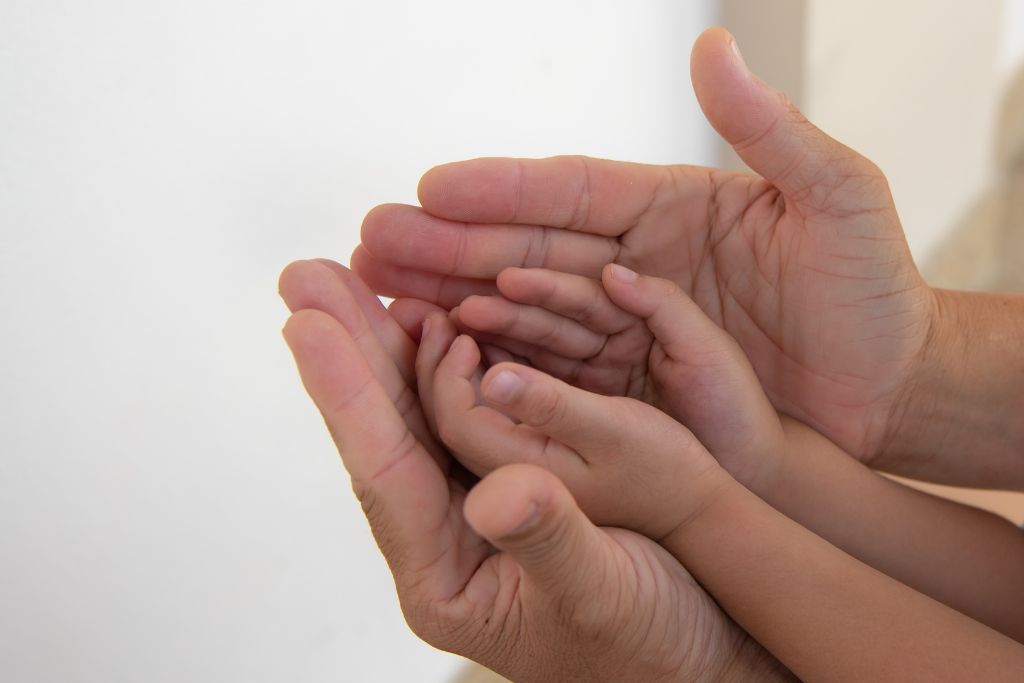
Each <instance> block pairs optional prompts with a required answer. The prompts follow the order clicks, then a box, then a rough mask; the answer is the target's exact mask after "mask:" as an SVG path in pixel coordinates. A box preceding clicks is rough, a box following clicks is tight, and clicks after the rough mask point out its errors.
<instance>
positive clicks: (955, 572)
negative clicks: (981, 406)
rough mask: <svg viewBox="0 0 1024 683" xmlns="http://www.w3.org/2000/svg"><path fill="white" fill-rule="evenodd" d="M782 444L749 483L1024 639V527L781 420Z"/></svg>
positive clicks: (933, 592)
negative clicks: (880, 470) (902, 478)
mask: <svg viewBox="0 0 1024 683" xmlns="http://www.w3.org/2000/svg"><path fill="white" fill-rule="evenodd" d="M783 427H784V429H785V432H786V444H787V450H786V453H785V454H784V455H783V456H782V457H781V458H780V461H779V465H778V467H774V468H771V470H770V472H771V474H770V475H768V476H767V477H766V478H765V479H763V480H762V481H761V482H760V483H759V485H758V486H757V488H758V489H759V490H757V491H755V493H757V494H758V495H760V496H761V497H762V498H763V499H764V500H765V501H766V502H768V503H769V504H770V505H772V506H773V507H775V508H776V509H778V510H779V511H780V512H782V513H783V514H785V515H787V516H789V517H791V518H792V519H794V520H795V521H797V522H799V523H800V524H802V525H803V526H805V527H807V528H808V529H810V530H811V531H813V532H814V533H816V534H818V535H819V536H821V537H823V538H825V539H826V540H828V541H829V542H831V543H833V544H835V545H836V546H838V547H839V548H841V549H842V550H844V551H845V552H847V553H849V554H850V555H853V556H854V557H856V558H858V559H859V560H861V561H863V562H865V563H867V564H869V565H871V566H872V567H874V568H875V569H878V570H879V571H881V572H884V573H886V574H888V575H889V576H891V577H893V578H894V579H896V580H898V581H901V582H903V583H905V584H907V585H908V586H910V587H912V588H914V589H915V590H918V591H921V592H922V593H925V594H927V595H929V596H931V597H933V598H935V599H936V600H938V601H940V602H943V603H945V604H947V605H949V606H950V607H952V608H954V609H956V610H958V611H960V612H963V613H964V614H966V615H968V616H970V617H971V618H973V619H977V620H978V621H981V622H982V623H985V624H987V625H988V626H991V627H992V628H994V629H996V630H998V631H1000V632H1002V633H1005V634H1006V635H1008V636H1010V637H1012V638H1014V639H1016V640H1018V641H1022V642H1024V572H1022V571H1021V567H1024V532H1022V531H1021V530H1020V529H1018V528H1017V527H1016V526H1014V525H1013V524H1011V523H1010V522H1008V521H1007V520H1005V519H1003V518H1002V517H999V516H997V515H993V514H991V513H989V512H984V511H982V510H978V509H977V508H972V507H969V506H966V505H961V504H959V503H955V502H953V501H949V500H946V499H944V498H937V497H935V496H931V495H928V494H926V493H923V492H921V491H917V490H915V489H911V488H908V487H906V486H903V485H902V484H898V483H896V482H894V481H891V480H889V479H886V478H885V477H883V476H881V475H879V474H877V473H875V472H873V471H871V470H870V469H868V468H867V467H865V466H864V465H862V464H860V463H858V462H857V461H855V460H854V459H853V458H850V457H849V456H847V455H846V454H845V453H843V452H842V451H841V450H840V449H839V448H838V447H837V446H835V445H834V444H833V443H832V442H830V441H829V440H828V439H826V438H825V437H823V436H821V435H820V434H818V433H817V432H815V431H814V430H812V429H810V428H809V427H806V426H805V425H803V424H801V423H799V422H796V421H794V420H789V419H785V418H784V419H783Z"/></svg>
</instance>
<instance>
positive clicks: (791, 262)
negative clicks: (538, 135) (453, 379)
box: [352, 29, 936, 473]
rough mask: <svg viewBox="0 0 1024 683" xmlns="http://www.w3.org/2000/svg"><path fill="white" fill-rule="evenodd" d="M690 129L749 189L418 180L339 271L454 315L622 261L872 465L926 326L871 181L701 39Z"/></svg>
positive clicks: (486, 174)
mask: <svg viewBox="0 0 1024 683" xmlns="http://www.w3.org/2000/svg"><path fill="white" fill-rule="evenodd" d="M691 72H692V74H691V75H692V79H693V84H694V88H695V90H696V93H697V97H698V100H699V102H700V104H701V107H702V108H703V110H704V112H705V115H706V116H707V117H708V119H709V121H710V122H711V123H712V125H713V126H714V127H715V128H716V129H717V130H718V132H719V133H720V134H721V135H722V136H723V137H724V138H725V139H726V140H727V141H728V142H729V143H730V144H732V146H733V147H734V149H735V150H736V151H737V152H738V153H739V155H740V156H741V157H742V158H743V159H744V161H746V162H747V164H748V165H749V166H750V167H751V168H752V169H753V170H754V171H755V172H756V173H757V174H758V175H750V174H743V173H726V172H720V171H716V170H712V169H707V168H698V167H692V166H648V165H640V164H630V163H619V162H611V161H603V160H596V159H588V158H583V157H556V158H551V159H542V160H516V159H477V160H473V161H467V162H461V163H455V164H448V165H444V166H440V167H437V168H435V169H433V170H431V171H430V172H428V173H427V174H426V175H425V176H424V177H423V179H422V180H421V182H420V187H419V196H420V202H421V204H422V207H423V208H417V207H410V206H400V205H385V206H382V207H378V208H377V209H375V210H374V211H372V212H371V213H370V214H369V215H368V216H367V217H366V219H365V221H364V224H363V244H362V246H360V247H359V248H358V249H357V250H356V252H355V253H354V254H353V256H352V265H353V268H354V269H355V270H356V271H357V272H359V273H360V274H361V275H362V276H363V277H364V278H365V279H366V280H367V282H368V283H369V284H370V285H371V286H372V287H373V288H374V289H375V290H376V291H378V292H380V293H383V294H387V295H392V296H416V297H419V298H424V299H429V300H431V301H432V302H434V303H436V304H438V305H440V306H443V307H445V308H454V307H456V306H457V305H458V304H459V303H460V302H461V301H462V300H464V299H465V298H466V297H467V296H469V295H472V294H484V295H490V294H495V293H496V292H497V288H496V286H495V282H494V281H495V278H496V277H497V275H498V273H500V272H501V271H502V270H503V269H505V268H507V267H510V266H520V267H544V268H548V269H551V270H557V271H562V272H566V273H573V274H578V275H584V276H586V277H590V278H597V277H598V276H599V273H600V271H601V268H602V267H603V266H604V265H605V264H607V263H609V262H613V263H619V264H622V265H625V266H627V267H629V268H631V269H633V270H637V271H639V272H642V273H645V274H649V275H654V276H658V277H664V278H668V279H671V280H673V281H674V282H676V283H677V284H679V286H680V287H682V288H683V290H684V291H686V292H687V293H688V294H689V295H690V297H691V298H692V299H693V300H694V301H696V302H697V304H698V305H699V306H700V307H701V308H702V309H703V310H704V311H705V312H706V313H707V314H708V315H709V316H710V317H711V318H712V319H713V320H714V321H715V322H716V323H717V324H718V325H720V326H721V327H723V328H724V329H726V330H727V331H728V332H729V333H730V334H731V335H732V336H733V337H734V338H735V339H736V340H737V341H738V342H739V344H740V345H741V347H742V348H743V351H744V352H745V353H746V354H747V356H748V357H749V358H750V361H751V363H752V364H753V366H754V368H755V370H756V372H757V375H758V377H759V379H760V381H761V382H762V384H763V385H764V387H765V390H766V391H767V393H768V395H769V397H770V398H771V400H772V403H773V404H774V405H775V407H776V408H777V409H779V410H780V411H782V412H785V413H788V414H790V415H792V416H794V417H796V418H798V419H800V420H801V421H804V422H807V423H808V424H810V425H811V426H813V427H815V428H816V429H817V430H819V431H821V432H823V433H824V434H826V435H827V436H829V437H830V438H831V439H832V440H833V441H835V442H837V443H838V444H839V445H840V446H842V447H843V448H844V449H845V450H847V451H848V452H850V453H851V454H853V455H855V456H857V457H859V458H861V459H863V460H865V461H871V462H872V464H873V465H876V466H880V467H888V468H889V469H893V470H894V471H904V473H912V472H906V469H907V467H909V465H907V464H906V463H902V462H900V461H899V460H898V459H892V460H890V459H889V458H887V457H885V453H884V451H885V446H886V444H887V442H888V441H889V440H890V439H891V438H892V437H893V436H894V434H895V433H896V432H897V431H898V429H899V416H900V411H901V405H902V401H903V400H904V397H905V396H906V394H907V392H909V391H910V390H911V389H912V385H913V380H914V376H915V372H916V371H917V369H918V366H919V363H920V358H921V355H922V350H923V348H924V345H925V343H926V341H927V339H928V336H929V333H930V330H931V326H932V320H933V318H934V309H935V306H936V304H935V297H934V294H933V293H932V291H931V289H930V288H928V286H927V285H926V284H925V282H924V281H923V279H922V278H921V276H920V274H919V273H918V271H917V269H916V267H915V265H914V263H913V260H912V258H911V256H910V253H909V249H908V247H907V243H906V239H905V237H904V234H903V231H902V227H901V225H900V221H899V217H898V215H897V213H896V209H895V207H894V205H893V201H892V196H891V194H890V192H889V189H888V185H887V182H886V180H885V177H884V176H883V175H882V173H881V171H879V169H878V168H877V167H876V166H875V165H874V164H872V163H871V162H870V161H869V160H867V159H865V158H864V157H862V156H860V155H859V154H857V153H856V152H854V151H853V150H850V149H849V148H847V147H845V146H843V145H842V144H840V143H838V142H837V141H835V140H833V139H831V138H829V137H828V136H827V135H825V134H824V133H822V132H821V131H820V130H818V129H817V128H815V127H814V126H813V125H811V124H810V123H809V122H808V121H807V120H806V119H804V118H803V116H802V115H801V114H800V113H799V112H798V111H797V110H796V109H795V108H794V107H793V106H792V105H790V104H789V103H788V102H787V101H786V99H785V97H784V96H783V95H782V94H780V93H778V92H777V91H775V90H772V89H771V88H769V87H768V86H767V85H765V84H764V83H762V82H761V81H760V80H758V79H757V78H756V77H755V76H753V75H752V74H751V73H750V72H749V71H748V70H747V69H746V67H745V65H744V64H743V62H742V59H741V58H740V57H739V54H738V51H736V50H735V48H734V43H733V41H732V39H731V37H730V36H729V35H728V34H727V33H726V32H725V31H723V30H721V29H712V30H709V31H707V32H705V33H704V34H703V35H702V36H701V37H700V38H699V39H698V40H697V43H696V44H695V46H694V49H693V55H692V63H691Z"/></svg>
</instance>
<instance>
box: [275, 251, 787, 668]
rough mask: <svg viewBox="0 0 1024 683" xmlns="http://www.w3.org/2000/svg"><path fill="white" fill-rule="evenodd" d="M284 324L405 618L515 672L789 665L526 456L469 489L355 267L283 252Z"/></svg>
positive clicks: (429, 637) (655, 550)
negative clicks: (583, 507) (432, 428)
mask: <svg viewBox="0 0 1024 683" xmlns="http://www.w3.org/2000/svg"><path fill="white" fill-rule="evenodd" d="M280 289H281V293H282V296H283V297H284V299H285V301H286V302H287V303H288V305H289V308H290V309H292V311H293V315H292V317H291V318H290V319H289V321H288V323H287V325H286V326H285V330H284V334H285V339H286V340H287V341H288V344H289V346H290V347H291V348H292V351H293V353H294V355H295V359H296V362H297V363H298V366H299V371H300V374H301V375H302V379H303V382H304V383H305V385H306V388H307V390H308V391H309V393H310V396H311V397H312V398H313V400H314V401H315V402H316V404H317V406H318V407H319V408H320V411H321V412H322V413H323V415H324V419H325V421H326V423H327V426H328V429H329V430H330V432H331V434H332V436H333V437H334V440H335V442H336V443H337V445H338V450H339V452H340V453H341V455H342V459H343V461H344V463H345V466H346V468H347V469H348V471H349V473H350V474H351V476H352V485H353V489H354V490H355V492H356V495H357V496H358V497H359V499H360V502H361V503H362V505H363V509H364V510H365V512H366V515H367V519H368V520H369V522H370V526H371V529H372V530H373V533H374V536H375V537H376V539H377V543H378V545H379V546H380V548H381V551H382V552H383V553H384V556H385V558H386V559H387V561H388V564H389V566H390V567H391V570H392V573H393V574H394V577H395V585H396V588H397V590H398V595H399V599H400V601H401V604H402V611H403V612H404V614H405V616H406V619H407V621H408V622H409V625H410V627H411V628H412V629H413V630H414V631H415V632H416V633H417V634H418V635H419V636H420V637H422V638H423V639H424V640H426V641H427V642H429V643H431V644H433V645H435V646H437V647H440V648H443V649H447V650H451V651H453V652H457V653H459V654H462V655H465V656H467V657H470V658H472V659H474V660H476V661H478V662H481V663H483V664H485V665H486V666H489V667H491V668H493V669H494V670H496V671H498V672H499V673H502V674H504V675H506V676H508V677H511V678H513V679H514V680H523V681H529V680H596V681H601V680H608V681H611V680H652V681H668V680H680V681H683V680H685V681H689V680H707V681H713V680H723V679H727V680H728V679H731V680H745V679H749V680H763V678H764V677H765V676H769V677H778V678H785V677H787V676H788V674H787V673H786V672H785V671H783V670H782V669H781V668H780V667H779V666H778V664H777V662H775V660H774V659H773V658H772V657H771V656H770V655H768V654H767V653H766V652H765V651H764V650H763V649H761V648H760V646H758V645H757V644H756V643H755V642H754V641H752V640H751V639H750V638H749V636H747V635H746V634H745V633H744V632H743V631H742V630H741V629H739V628H738V627H737V626H736V625H735V624H734V623H732V621H731V620H729V619H728V617H727V616H725V614H724V613H723V612H722V611H721V610H720V609H719V608H718V607H717V605H715V603H714V602H713V601H712V600H711V599H710V598H709V597H708V596H707V594H706V593H704V592H703V591H702V590H701V589H700V587H699V586H698V585H697V584H696V582H695V581H694V580H693V579H692V578H691V577H690V576H689V574H688V573H687V572H686V571H685V570H684V569H683V567H682V566H681V565H680V564H679V563H678V562H676V561H675V560H674V559H673V558H672V557H671V556H670V555H669V554H668V553H667V552H666V551H664V550H663V549H662V548H661V547H660V546H658V545H657V544H655V543H654V542H653V541H651V540H650V539H647V538H644V537H642V536H639V535H637V534H635V533H632V532H629V531H624V530H620V529H601V528H598V527H596V526H594V525H593V524H592V523H591V522H590V521H589V520H588V519H587V518H586V516H585V515H584V514H583V513H582V512H581V511H580V509H579V508H578V507H577V506H576V503H575V502H574V500H573V498H572V496H570V495H569V493H568V491H567V490H566V489H565V486H564V485H563V484H562V483H561V482H560V481H559V480H558V479H557V478H556V477H554V476H552V475H551V474H550V473H548V472H546V471H544V470H542V469H540V468H537V467H534V466H529V465H520V466H514V467H507V468H502V469H499V470H497V471H495V472H493V473H492V474H490V475H489V476H487V477H485V478H484V479H483V481H481V482H480V483H478V484H477V485H476V486H475V487H474V488H473V489H472V491H469V492H468V493H467V491H466V487H465V486H464V484H463V483H461V481H462V480H463V479H464V477H462V476H460V475H459V473H458V467H457V464H456V463H454V462H453V461H452V459H451V456H450V455H449V453H448V452H447V450H445V449H444V448H443V447H441V446H440V445H439V444H437V443H436V442H435V441H434V440H433V438H432V437H431V436H430V434H429V431H428V430H427V428H426V422H425V421H424V419H423V414H422V411H421V409H420V405H419V401H418V400H417V399H416V395H415V392H413V391H412V388H411V387H412V382H413V377H414V361H413V359H414V356H415V353H416V347H415V344H414V343H413V342H412V340H411V339H410V338H409V337H408V336H407V335H406V334H405V332H404V331H403V330H402V329H401V327H399V326H398V324H397V323H396V322H395V320H394V319H393V318H392V317H391V316H390V315H389V314H388V313H387V312H386V311H385V310H384V309H383V308H382V307H381V305H380V303H379V301H378V300H377V299H376V297H375V296H373V295H372V294H371V293H370V291H369V290H368V289H367V288H366V287H365V285H363V284H362V282H360V280H359V279H358V278H356V277H354V276H353V275H352V273H350V272H348V271H347V270H346V269H344V268H342V267H341V266H338V265H337V264H333V263H330V262H321V261H307V262H299V263H295V264H292V265H291V266H289V267H288V268H287V269H286V270H285V272H284V273H283V274H282V276H281V285H280Z"/></svg>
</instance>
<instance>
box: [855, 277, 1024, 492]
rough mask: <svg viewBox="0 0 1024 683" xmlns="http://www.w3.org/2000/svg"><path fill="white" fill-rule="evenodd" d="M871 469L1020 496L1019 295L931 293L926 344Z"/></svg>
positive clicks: (1023, 443) (1022, 302) (1023, 363)
mask: <svg viewBox="0 0 1024 683" xmlns="http://www.w3.org/2000/svg"><path fill="white" fill-rule="evenodd" d="M890 424H891V425H892V426H891V428H890V430H889V435H888V438H887V440H886V442H885V443H884V445H883V447H882V451H881V452H880V453H879V455H878V456H877V457H876V458H875V459H874V460H873V461H872V462H871V465H872V466H873V467H876V468H878V469H883V470H886V471H891V472H894V473H897V474H902V475H905V476H909V477H912V478H915V479H925V480H928V481H935V482H940V483H946V484H955V485H960V486H977V487H985V488H1009V489H1018V490H1024V295H1019V294H987V293H976V292H954V291H948V290H935V314H934V316H933V327H932V331H931V334H930V336H929V341H928V343H927V344H926V345H925V348H924V349H923V352H922V355H921V359H920V363H919V365H918V368H917V371H916V372H915V373H914V374H913V375H912V377H911V379H910V380H909V381H908V383H907V386H906V387H905V389H904V391H903V392H902V394H901V396H900V397H898V399H897V400H896V403H895V405H894V408H893V414H892V416H891V419H890Z"/></svg>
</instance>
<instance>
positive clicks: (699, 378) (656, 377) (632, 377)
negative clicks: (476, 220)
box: [454, 265, 784, 488]
mask: <svg viewBox="0 0 1024 683" xmlns="http://www.w3.org/2000/svg"><path fill="white" fill-rule="evenodd" d="M497 282H498V288H499V290H500V292H501V294H502V296H473V297H469V298H468V299H466V300H465V301H464V302H463V303H462V305H461V306H459V308H458V309H457V310H456V312H455V315H454V318H455V321H456V324H457V325H459V326H460V327H461V328H462V329H464V330H466V331H469V332H471V333H472V334H473V335H474V336H475V337H477V338H479V339H481V340H482V341H486V342H489V343H491V344H494V345H495V346H497V347H500V348H503V349H506V350H507V351H509V352H511V353H513V354H516V355H518V356H521V357H525V358H526V359H527V360H528V361H529V362H530V363H531V364H532V365H533V366H534V367H537V368H539V369H541V370H545V371H547V372H549V373H551V374H552V375H554V376H556V377H559V378H561V379H564V380H566V381H568V382H570V383H572V384H575V385H576V386H578V387H580V388H582V389H587V390H591V391H597V392H600V393H604V394H610V395H620V396H629V397H633V398H637V399H640V400H643V401H646V402H647V403H650V404H651V405H653V406H655V407H657V408H659V409H661V410H664V411H665V412H666V413H668V414H669V415H671V416H672V417H674V418H675V419H676V420H678V421H680V422H681V423H683V424H684V425H686V426H687V427H688V428H689V429H691V430H692V431H693V433H694V434H695V435H696V436H697V438H698V439H699V440H700V441H701V442H702V443H703V444H704V445H705V446H706V447H707V448H708V450H710V451H711V452H712V453H713V454H714V455H715V457H716V458H717V459H718V460H719V462H720V463H721V464H722V465H723V467H725V468H726V469H727V470H728V471H729V472H730V473H731V474H732V475H733V476H734V477H736V478H737V479H739V480H740V481H741V482H743V483H744V484H746V485H748V486H750V487H752V488H753V487H754V485H755V484H756V482H757V481H759V480H760V479H761V478H762V477H764V476H766V475H767V474H768V472H769V471H771V470H772V469H773V468H774V467H775V466H776V465H777V464H778V458H779V457H781V455H782V452H783V448H782V443H783V438H784V437H783V431H782V428H781V425H780V422H779V418H778V415H777V414H776V412H775V410H774V409H773V408H772V406H771V404H770V403H769V401H768V398H767V397H766V396H765V394H764V391H763V390H762V389H761V384H760V382H759V381H758V378H757V376H756V374H755V373H754V370H753V368H752V367H751V364H750V362H749V361H748V360H747V358H746V356H745V355H744V354H743V351H742V350H741V349H740V346H739V345H738V344H737V343H736V341H735V340H733V338H732V337H730V336H729V335H728V334H727V333H726V332H725V331H724V330H723V329H722V328H720V327H719V326H718V325H716V324H715V323H714V322H712V321H711V320H710V319H709V318H708V317H707V316H706V315H705V314H704V312H703V311H701V309H700V308H699V307H698V306H697V305H696V304H695V303H694V302H693V301H691V300H690V298H689V297H687V296H686V295H685V294H684V293H683V292H682V290H681V289H680V288H679V287H678V286H677V285H676V284H675V283H673V282H671V281H669V280H663V279H660V278H652V277H645V276H642V275H637V274H636V273H634V272H633V271H630V270H628V269H625V268H623V267H621V266H617V265H608V266H606V267H605V269H604V271H603V272H602V277H601V282H598V281H596V280H591V279H589V278H585V277H581V276H578V275H572V274H568V273H560V272H556V271H551V270H544V269H539V268H538V269H522V268H509V269H507V270H505V271H503V272H502V273H501V274H500V275H499V276H498V280H497ZM722 315H723V316H724V317H728V316H730V315H743V313H742V312H737V311H728V310H726V311H723V312H722ZM481 333H482V334H481ZM756 347H757V346H756V345H752V346H750V347H749V348H756ZM485 353H486V350H485ZM487 355H489V356H493V355H496V354H487ZM492 360H493V359H492Z"/></svg>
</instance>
